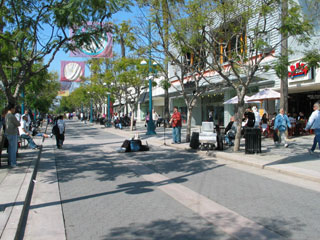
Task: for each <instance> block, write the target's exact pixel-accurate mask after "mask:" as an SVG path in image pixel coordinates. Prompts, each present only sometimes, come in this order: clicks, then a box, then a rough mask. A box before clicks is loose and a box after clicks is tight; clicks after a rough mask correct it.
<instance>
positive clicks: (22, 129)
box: [19, 115, 39, 149]
mask: <svg viewBox="0 0 320 240" xmlns="http://www.w3.org/2000/svg"><path fill="white" fill-rule="evenodd" d="M27 121H28V116H27V115H23V116H22V119H21V122H20V127H19V134H20V137H21V138H23V139H26V140H27V141H28V145H29V147H30V148H31V149H38V148H39V146H38V145H37V144H35V142H34V141H33V139H32V138H31V134H30V133H29V132H28V131H27Z"/></svg>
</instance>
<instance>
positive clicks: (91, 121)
mask: <svg viewBox="0 0 320 240" xmlns="http://www.w3.org/2000/svg"><path fill="white" fill-rule="evenodd" d="M90 123H93V109H92V98H90Z"/></svg>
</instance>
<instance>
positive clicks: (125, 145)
mask: <svg viewBox="0 0 320 240" xmlns="http://www.w3.org/2000/svg"><path fill="white" fill-rule="evenodd" d="M121 148H125V149H126V151H125V152H131V147H130V141H129V140H124V142H123V143H122V145H121Z"/></svg>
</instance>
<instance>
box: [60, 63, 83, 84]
mask: <svg viewBox="0 0 320 240" xmlns="http://www.w3.org/2000/svg"><path fill="white" fill-rule="evenodd" d="M84 70H85V62H76V61H61V70H60V71H61V72H60V81H61V82H80V81H81V77H83V76H84Z"/></svg>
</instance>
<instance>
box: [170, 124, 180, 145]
mask: <svg viewBox="0 0 320 240" xmlns="http://www.w3.org/2000/svg"><path fill="white" fill-rule="evenodd" d="M172 138H173V139H172V140H173V142H174V143H181V127H173V128H172Z"/></svg>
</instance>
